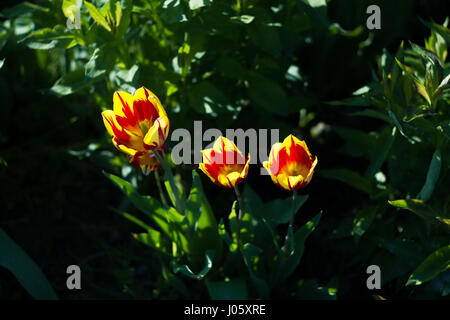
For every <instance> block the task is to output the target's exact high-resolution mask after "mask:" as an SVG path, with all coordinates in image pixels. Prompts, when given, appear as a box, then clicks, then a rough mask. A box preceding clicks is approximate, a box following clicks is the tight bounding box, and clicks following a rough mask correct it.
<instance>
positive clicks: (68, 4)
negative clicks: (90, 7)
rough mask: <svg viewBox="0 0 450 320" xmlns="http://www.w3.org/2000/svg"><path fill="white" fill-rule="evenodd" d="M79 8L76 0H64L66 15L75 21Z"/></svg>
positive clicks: (63, 9)
mask: <svg viewBox="0 0 450 320" xmlns="http://www.w3.org/2000/svg"><path fill="white" fill-rule="evenodd" d="M77 9H78V7H77V1H76V0H63V2H62V11H63V13H64V16H65V17H66V18H68V19H70V21H72V22H75V11H76V10H77Z"/></svg>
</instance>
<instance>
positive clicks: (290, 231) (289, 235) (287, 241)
mask: <svg viewBox="0 0 450 320" xmlns="http://www.w3.org/2000/svg"><path fill="white" fill-rule="evenodd" d="M296 196H297V190H294V191H293V192H292V209H291V220H290V221H289V227H288V232H287V234H286V239H285V242H284V246H283V251H284V253H286V254H287V253H288V247H289V249H292V245H291V241H293V239H292V238H293V233H294V231H293V226H294V220H295V214H296V212H295V211H294V210H295V198H296Z"/></svg>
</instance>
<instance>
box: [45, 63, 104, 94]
mask: <svg viewBox="0 0 450 320" xmlns="http://www.w3.org/2000/svg"><path fill="white" fill-rule="evenodd" d="M85 72H86V71H85V70H84V69H78V70H75V71H71V72H69V73H67V74H65V75H64V76H63V77H61V78H59V79H58V80H57V81H56V82H55V83H54V84H53V86H52V87H51V88H50V89H48V90H44V91H46V92H48V93H50V94H53V95H56V96H58V97H62V96H67V95H70V94H73V93H75V92H78V91H80V90H82V89H85V88H87V87H89V86H91V85H92V84H94V83H96V82H98V81H100V80H101V79H103V78H102V76H103V75H105V73H101V74H99V76H98V77H96V78H90V77H86V74H85Z"/></svg>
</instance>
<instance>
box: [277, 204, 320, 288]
mask: <svg viewBox="0 0 450 320" xmlns="http://www.w3.org/2000/svg"><path fill="white" fill-rule="evenodd" d="M321 216H322V211H321V212H319V213H318V214H317V215H316V216H315V217H314V218H313V219H311V220H310V221H308V222H307V223H306V224H305V225H303V226H302V227H301V228H300V229H299V230H297V231H296V232H295V234H294V249H293V250H292V252H288V253H287V256H285V255H284V252H283V253H282V256H281V257H280V265H279V268H278V272H277V277H276V281H275V282H276V283H278V282H281V281H283V280H285V279H287V278H288V277H289V276H290V275H291V274H292V273H293V272H294V271H295V269H296V268H297V266H298V264H299V263H300V260H301V258H302V256H303V251H304V250H305V241H306V239H307V238H308V236H309V235H310V234H311V233H312V232H313V231H314V230H315V229H316V227H317V225H318V224H319V221H320V217H321Z"/></svg>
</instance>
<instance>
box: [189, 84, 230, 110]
mask: <svg viewBox="0 0 450 320" xmlns="http://www.w3.org/2000/svg"><path fill="white" fill-rule="evenodd" d="M188 97H189V103H190V105H191V106H192V108H193V109H194V110H195V111H197V112H198V113H205V114H209V115H211V116H213V117H216V116H217V115H218V114H219V113H221V112H224V111H225V109H226V107H227V106H228V105H229V103H228V98H227V97H226V96H225V95H224V94H223V93H222V92H221V91H220V90H219V89H217V88H216V87H215V86H214V85H213V84H212V83H211V82H209V81H207V80H203V81H201V82H199V83H197V84H195V85H193V86H192V87H191V89H190V90H189V93H188Z"/></svg>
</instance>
